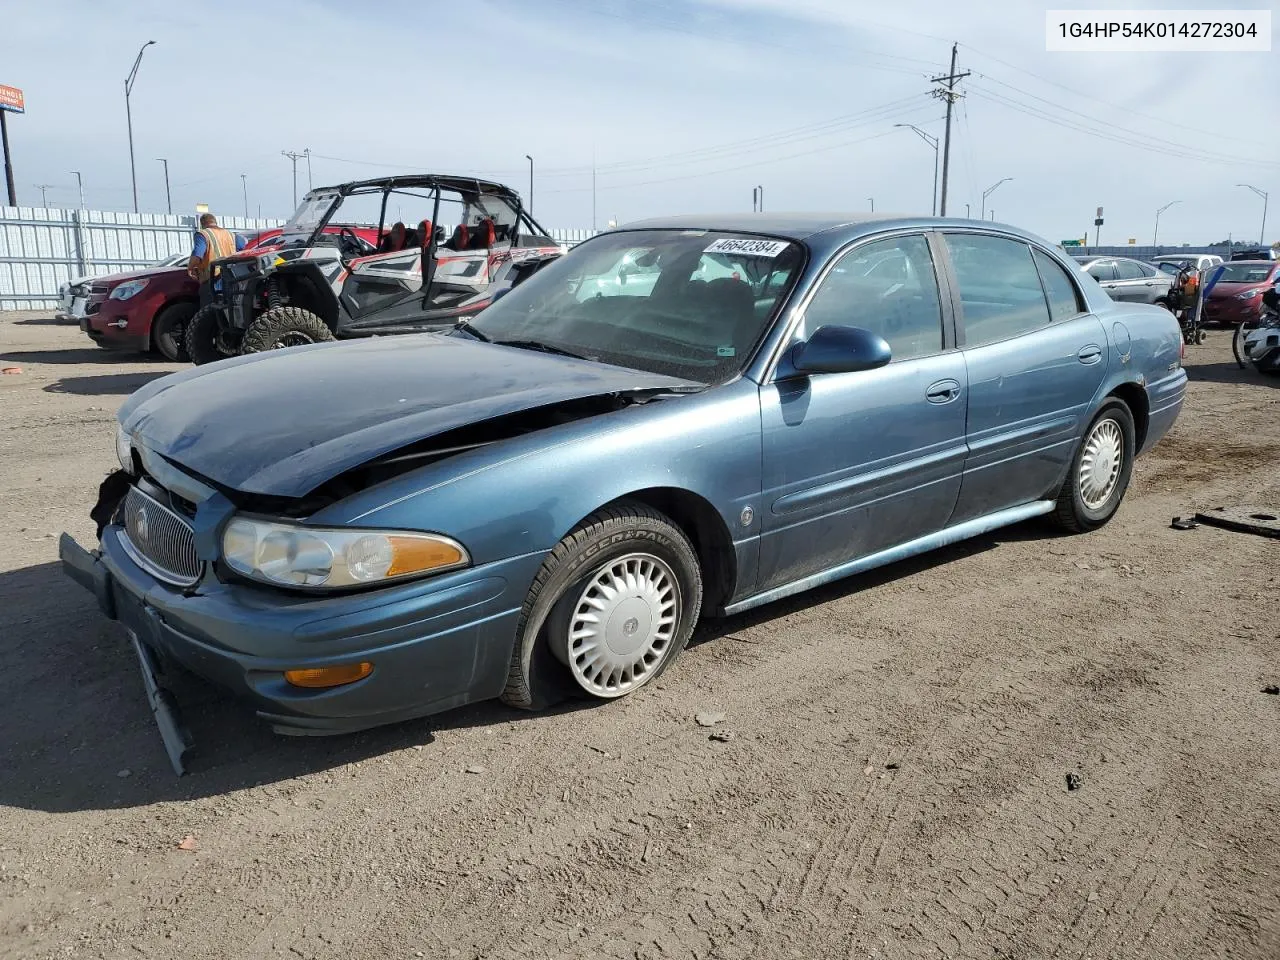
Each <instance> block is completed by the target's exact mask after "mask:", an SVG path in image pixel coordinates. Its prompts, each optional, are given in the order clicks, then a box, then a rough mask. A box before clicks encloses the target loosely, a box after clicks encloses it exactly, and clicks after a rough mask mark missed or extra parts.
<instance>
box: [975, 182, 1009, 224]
mask: <svg viewBox="0 0 1280 960" xmlns="http://www.w3.org/2000/svg"><path fill="white" fill-rule="evenodd" d="M1012 179H1013V177H1002V178H1000V179H999V180H997V181H996V182H995V183H993V184H992V185H991V186H989V187H987V189H985V190H983V191H982V213H981V215H980V216H979V217H978V219H979V220H985V219H987V197H989V196H991V194H993V193H995V192H996V187H998V186H1000V184H1002V183H1004V182H1005V181H1006V180H1012Z"/></svg>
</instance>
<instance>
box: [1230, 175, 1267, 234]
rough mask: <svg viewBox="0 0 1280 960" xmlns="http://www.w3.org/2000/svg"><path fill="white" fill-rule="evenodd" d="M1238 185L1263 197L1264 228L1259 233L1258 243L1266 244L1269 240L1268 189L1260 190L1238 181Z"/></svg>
mask: <svg viewBox="0 0 1280 960" xmlns="http://www.w3.org/2000/svg"><path fill="white" fill-rule="evenodd" d="M1236 186H1237V187H1244V188H1246V189H1248V190H1252V191H1253V192H1254V193H1256V194H1257V195H1258V196H1260V197H1261V198H1262V230H1261V231H1260V232H1259V233H1258V243H1260V244H1265V243H1266V242H1267V191H1265V190H1259V189H1258V188H1257V187H1254V186H1250V185H1249V184H1247V183H1237V184H1236Z"/></svg>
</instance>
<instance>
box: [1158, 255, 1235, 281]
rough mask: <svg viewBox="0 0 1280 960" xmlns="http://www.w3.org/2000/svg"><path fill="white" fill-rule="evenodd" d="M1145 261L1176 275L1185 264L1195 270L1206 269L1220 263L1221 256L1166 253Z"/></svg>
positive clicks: (1171, 274)
mask: <svg viewBox="0 0 1280 960" xmlns="http://www.w3.org/2000/svg"><path fill="white" fill-rule="evenodd" d="M1147 262H1148V263H1150V264H1152V265H1153V266H1155V267H1156V268H1157V269H1158V270H1162V271H1164V272H1165V273H1167V274H1169V275H1170V276H1175V277H1176V276H1177V275H1178V272H1179V271H1181V270H1182V268H1183V267H1185V266H1186V265H1187V264H1191V265H1192V266H1194V267H1195V268H1196V269H1197V270H1208V269H1209V268H1210V267H1216V266H1217V265H1218V264H1220V263H1222V258H1221V257H1220V256H1218V255H1217V254H1216V253H1167V254H1161V255H1160V256H1158V257H1152V258H1151V259H1150V260H1149V261H1147Z"/></svg>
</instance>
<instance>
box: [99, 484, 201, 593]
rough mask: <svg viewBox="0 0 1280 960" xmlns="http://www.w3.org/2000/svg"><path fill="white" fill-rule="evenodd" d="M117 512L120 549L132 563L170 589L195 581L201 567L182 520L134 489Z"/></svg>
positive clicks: (193, 542)
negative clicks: (120, 521)
mask: <svg viewBox="0 0 1280 960" xmlns="http://www.w3.org/2000/svg"><path fill="white" fill-rule="evenodd" d="M121 511H122V513H123V519H124V529H123V530H121V531H120V533H119V538H120V546H122V547H123V548H124V550H125V552H126V553H127V554H129V556H130V558H131V559H132V560H133V562H134V563H136V564H137V565H138V566H140V567H142V569H144V570H146V571H147V572H148V573H150V574H151V575H152V576H153V577H155V578H156V579H157V580H163V581H164V582H165V583H171V584H173V585H174V586H178V587H190V586H192V585H194V584H195V583H197V582H198V581H199V579H200V573H201V570H202V568H203V564H202V563H201V562H200V558H199V556H197V554H196V540H195V533H194V531H192V529H191V524H190V523H189V522H188V521H187V519H186V517H184V516H182V515H181V514H180V513H177V512H176V511H174V510H173V509H171V508H170V507H168V506H166V505H165V504H163V503H161V502H160V501H159V500H157V499H156V498H155V497H152V496H150V495H148V494H146V493H144V492H143V491H142V490H140V489H138V488H137V487H136V486H135V487H130V488H129V492H128V494H126V495H125V498H124V503H123V505H122V506H121Z"/></svg>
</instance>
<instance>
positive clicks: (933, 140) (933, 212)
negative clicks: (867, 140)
mask: <svg viewBox="0 0 1280 960" xmlns="http://www.w3.org/2000/svg"><path fill="white" fill-rule="evenodd" d="M894 126H895V127H906V128H907V129H909V130H912V131H914V132H915V134H916V136H918V137H920V139H922V140H923V141H924V142H925V143H927V144H929V146H931V147H933V206H932V207H931V208H930V210H929V215H930V216H933V217H936V216H937V215H938V138H937V137H934V136H930V135H929V134H927V133H925V132H924V131H923V130H921V129H920V128H919V127H917V126H916V125H915V124H914V123H895V124H894ZM966 206H967V205H966ZM965 216H968V212H967V211H966V213H965Z"/></svg>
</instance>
